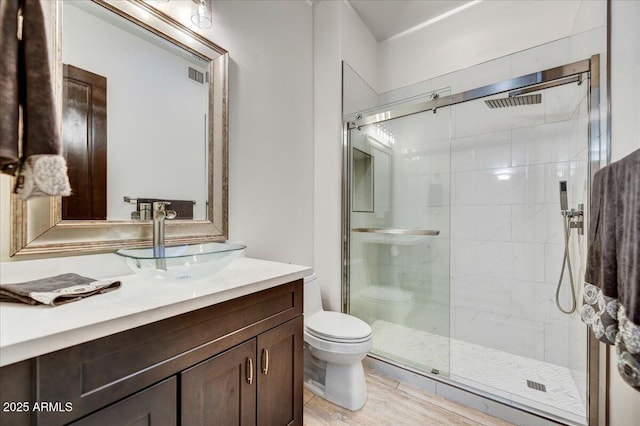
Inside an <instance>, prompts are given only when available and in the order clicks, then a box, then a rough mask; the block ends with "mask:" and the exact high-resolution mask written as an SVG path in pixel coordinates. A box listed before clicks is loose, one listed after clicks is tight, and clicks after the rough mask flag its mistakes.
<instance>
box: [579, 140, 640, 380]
mask: <svg viewBox="0 0 640 426" xmlns="http://www.w3.org/2000/svg"><path fill="white" fill-rule="evenodd" d="M590 213H591V215H590V219H589V234H588V247H589V248H588V253H587V265H586V271H585V287H584V302H583V307H582V320H583V321H584V322H585V323H586V324H589V325H591V327H592V330H593V332H594V334H595V336H596V337H597V338H598V339H599V340H600V341H602V342H604V343H607V344H610V345H613V344H615V345H616V351H617V352H618V370H619V371H620V374H622V376H623V378H624V379H625V380H626V381H627V383H629V384H630V385H631V386H633V387H635V388H636V389H638V390H640V150H637V151H634V152H633V153H631V154H630V155H628V156H627V157H625V158H623V159H622V160H620V161H617V162H615V163H612V164H610V165H608V166H606V167H604V168H602V169H601V170H599V171H598V172H597V173H596V174H595V175H594V177H593V186H592V196H591V212H590Z"/></svg>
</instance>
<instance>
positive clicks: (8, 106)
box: [0, 0, 20, 175]
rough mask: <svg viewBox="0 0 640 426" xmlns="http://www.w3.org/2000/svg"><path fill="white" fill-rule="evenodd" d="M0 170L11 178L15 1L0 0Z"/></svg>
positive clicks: (13, 163) (14, 153) (14, 163)
mask: <svg viewBox="0 0 640 426" xmlns="http://www.w3.org/2000/svg"><path fill="white" fill-rule="evenodd" d="M0 52H2V54H1V55H0V171H2V173H8V174H11V175H13V174H14V173H15V172H16V171H17V169H18V164H19V162H20V159H19V154H18V96H19V94H18V86H19V85H18V1H17V0H7V1H0Z"/></svg>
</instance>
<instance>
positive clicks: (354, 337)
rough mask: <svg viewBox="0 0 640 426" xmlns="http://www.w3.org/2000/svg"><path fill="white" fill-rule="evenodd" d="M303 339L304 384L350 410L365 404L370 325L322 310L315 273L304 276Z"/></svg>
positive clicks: (370, 342)
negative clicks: (366, 361) (363, 366)
mask: <svg viewBox="0 0 640 426" xmlns="http://www.w3.org/2000/svg"><path fill="white" fill-rule="evenodd" d="M304 342H305V345H304V349H305V351H304V352H305V354H304V356H305V365H304V371H305V378H304V383H305V387H306V388H307V389H309V390H310V391H311V392H313V393H315V394H316V395H319V396H321V397H323V398H325V399H327V400H329V401H331V402H333V403H334V404H337V405H340V406H341V407H345V408H348V409H349V410H353V411H355V410H358V409H360V408H362V406H363V405H364V403H365V402H366V400H367V385H366V383H365V378H364V370H363V368H362V359H363V358H364V357H365V356H366V355H367V353H368V352H369V350H370V349H371V346H372V344H373V343H372V338H371V327H370V326H369V324H367V323H366V322H364V321H362V320H360V319H358V318H356V317H353V316H351V315H347V314H343V313H340V312H330V311H325V310H323V309H322V298H321V295H320V285H319V283H318V279H317V278H316V275H315V274H313V275H311V276H309V277H306V278H305V279H304Z"/></svg>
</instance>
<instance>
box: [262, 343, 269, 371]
mask: <svg viewBox="0 0 640 426" xmlns="http://www.w3.org/2000/svg"><path fill="white" fill-rule="evenodd" d="M262 374H264V375H265V376H266V375H267V374H269V349H266V348H265V349H263V350H262Z"/></svg>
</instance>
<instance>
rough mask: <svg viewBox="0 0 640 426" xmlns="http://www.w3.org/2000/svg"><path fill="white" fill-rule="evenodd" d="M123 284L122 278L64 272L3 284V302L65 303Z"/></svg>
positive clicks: (110, 289) (0, 294) (0, 289)
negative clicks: (96, 276) (94, 277)
mask: <svg viewBox="0 0 640 426" xmlns="http://www.w3.org/2000/svg"><path fill="white" fill-rule="evenodd" d="M119 287H120V281H114V280H95V279H93V278H87V277H83V276H82V275H78V274H62V275H58V276H55V277H49V278H42V279H39V280H34V281H27V282H23V283H15V284H0V302H18V303H20V302H21V303H27V304H29V305H37V304H45V305H51V306H56V305H61V304H63V303H69V302H73V301H76V300H79V299H82V298H84V297H89V296H93V295H94V294H101V293H106V292H108V291H112V290H115V289H117V288H119Z"/></svg>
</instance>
